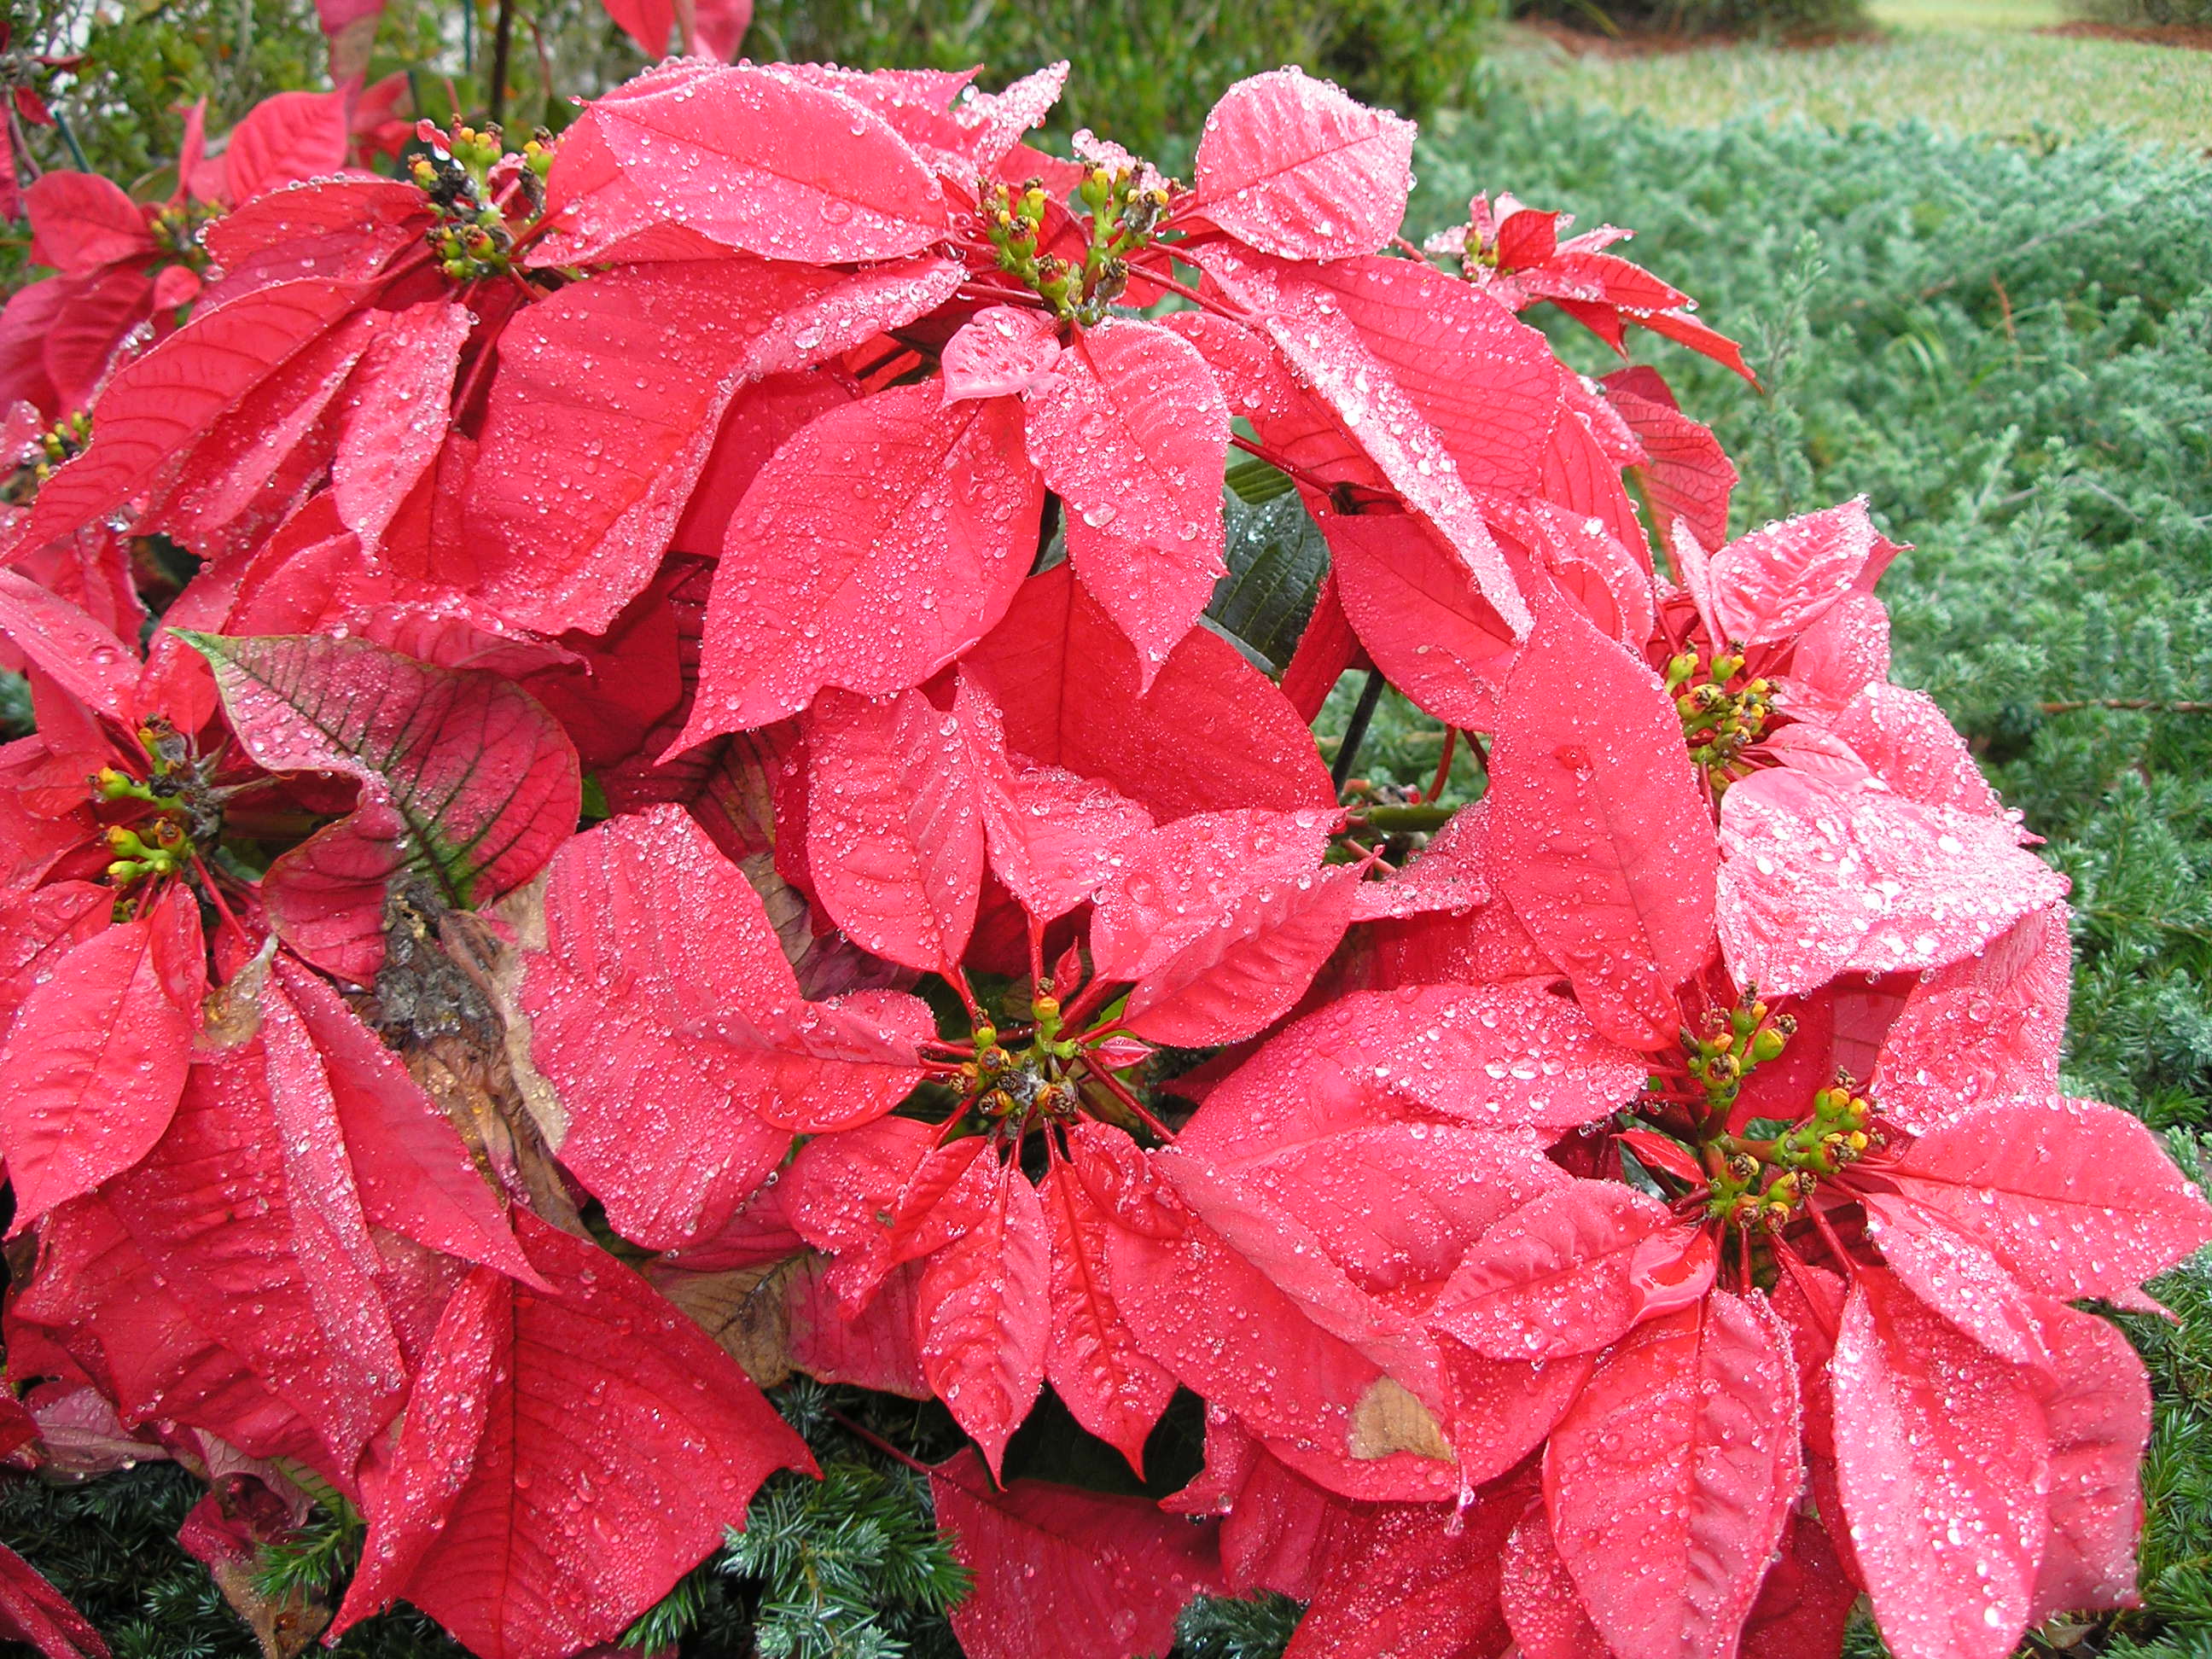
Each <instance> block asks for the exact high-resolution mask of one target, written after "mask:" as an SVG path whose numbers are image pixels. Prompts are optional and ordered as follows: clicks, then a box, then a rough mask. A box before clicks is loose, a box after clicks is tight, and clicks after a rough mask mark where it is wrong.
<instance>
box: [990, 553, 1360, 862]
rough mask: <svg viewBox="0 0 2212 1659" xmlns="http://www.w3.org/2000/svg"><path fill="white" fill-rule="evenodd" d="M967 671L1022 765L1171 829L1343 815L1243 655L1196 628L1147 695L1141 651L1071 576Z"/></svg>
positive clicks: (1036, 597) (1001, 633)
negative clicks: (1178, 823) (1178, 821)
mask: <svg viewBox="0 0 2212 1659" xmlns="http://www.w3.org/2000/svg"><path fill="white" fill-rule="evenodd" d="M961 673H962V677H963V678H966V679H970V680H972V681H973V682H974V683H975V685H976V686H977V687H979V688H980V689H981V690H983V691H985V692H987V693H988V694H989V696H990V698H991V701H992V702H994V704H996V705H997V707H998V708H999V710H1000V714H1001V715H1002V716H1003V717H1004V720H1005V733H1006V747H1007V748H1008V749H1009V750H1012V751H1013V753H1014V754H1015V755H1017V756H1018V757H1022V758H1024V759H1027V760H1030V761H1033V762H1036V763H1039V764H1042V765H1046V766H1057V767H1060V768H1062V769H1066V771H1069V772H1073V773H1076V774H1079V775H1082V776H1085V777H1091V778H1097V779H1101V780H1103V781H1105V782H1107V783H1109V784H1111V785H1112V786H1113V787H1114V788H1115V789H1116V790H1117V791H1119V792H1120V793H1121V794H1123V795H1126V796H1127V797H1128V798H1129V799H1131V800H1133V801H1135V802H1137V803H1138V804H1139V805H1141V806H1143V807H1145V808H1146V810H1147V811H1150V812H1151V813H1152V816H1153V817H1155V818H1157V819H1159V820H1161V821H1163V822H1164V821H1166V820H1168V819H1170V818H1178V817H1184V816H1186V815H1188V814H1189V813H1192V812H1207V811H1227V810H1230V809H1232V808H1241V807H1266V808H1272V809H1273V810H1275V811H1297V809H1299V808H1301V807H1321V808H1324V809H1326V808H1328V807H1332V806H1334V805H1335V802H1336V791H1335V789H1334V787H1332V786H1331V785H1330V783H1329V781H1328V768H1327V767H1326V766H1324V765H1322V762H1321V757H1320V751H1319V750H1316V747H1315V746H1314V739H1313V733H1312V732H1310V731H1309V730H1308V729H1307V725H1306V722H1305V721H1304V720H1301V719H1300V718H1299V717H1298V714H1297V710H1296V709H1294V708H1291V705H1290V703H1289V702H1287V701H1286V700H1285V698H1284V696H1283V695H1282V693H1281V692H1280V691H1279V690H1276V689H1275V687H1274V686H1273V684H1270V683H1269V681H1268V679H1267V676H1266V675H1264V674H1262V673H1261V671H1259V670H1258V669H1256V668H1255V667H1253V666H1252V665H1250V664H1249V663H1248V662H1246V661H1245V660H1244V659H1243V657H1241V656H1239V655H1238V654H1237V647H1235V646H1233V645H1231V644H1230V643H1229V641H1226V640H1225V639H1222V638H1221V637H1219V636H1218V635H1215V634H1212V633H1210V632H1208V631H1207V630H1206V629H1193V630H1192V631H1191V632H1190V633H1188V634H1187V635H1184V636H1183V639H1182V643H1181V644H1180V645H1178V646H1176V648H1175V649H1174V650H1173V651H1172V652H1171V653H1169V656H1168V660H1167V662H1166V664H1165V665H1164V666H1163V667H1162V668H1161V669H1160V670H1159V671H1158V675H1157V676H1155V677H1154V678H1153V679H1152V689H1151V690H1145V689H1144V688H1143V684H1142V679H1143V673H1142V667H1141V665H1140V664H1139V661H1138V659H1137V653H1136V649H1135V647H1133V646H1132V645H1131V644H1130V643H1129V641H1127V639H1125V638H1124V637H1123V636H1122V635H1121V630H1120V629H1118V628H1116V627H1115V624H1114V623H1113V620H1112V618H1110V617H1109V616H1108V615H1107V614H1106V612H1105V611H1103V609H1102V608H1101V607H1100V606H1099V605H1098V603H1097V600H1095V599H1092V598H1091V595H1090V594H1089V593H1088V592H1085V590H1084V588H1083V586H1082V585H1081V584H1080V583H1079V582H1078V581H1076V580H1075V577H1074V573H1073V570H1072V569H1070V568H1069V567H1067V566H1066V565H1064V564H1062V565H1055V566H1054V567H1053V568H1051V569H1049V570H1048V571H1045V572H1044V573H1043V574H1041V575H1036V576H1032V577H1030V579H1029V580H1027V581H1025V582H1024V583H1023V584H1022V585H1021V586H1020V589H1019V590H1018V592H1016V594H1015V596H1014V599H1013V603H1012V605H1011V606H1009V607H1008V609H1007V611H1006V617H1005V620H1004V621H1003V622H1001V623H1000V624H999V625H998V627H996V628H995V629H993V630H992V631H991V632H990V634H989V635H987V636H986V637H985V638H984V639H983V640H982V641H981V643H979V644H978V645H977V646H975V648H974V649H973V650H971V651H970V652H969V653H968V655H967V656H966V657H965V658H964V659H963V661H962V664H961Z"/></svg>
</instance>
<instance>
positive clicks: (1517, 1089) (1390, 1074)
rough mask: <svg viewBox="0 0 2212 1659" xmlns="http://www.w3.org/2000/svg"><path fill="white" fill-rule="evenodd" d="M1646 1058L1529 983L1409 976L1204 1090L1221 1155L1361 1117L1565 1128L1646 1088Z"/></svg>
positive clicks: (1359, 998)
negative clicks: (1408, 981) (1421, 981)
mask: <svg viewBox="0 0 2212 1659" xmlns="http://www.w3.org/2000/svg"><path fill="white" fill-rule="evenodd" d="M1645 1071H1646V1067H1645V1066H1644V1064H1643V1063H1642V1057H1641V1056H1640V1055H1638V1054H1634V1053H1632V1052H1631V1051H1629V1050H1628V1049H1626V1048H1620V1047H1618V1046H1616V1045H1615V1044H1613V1043H1611V1042H1607V1041H1606V1040H1605V1039H1604V1038H1602V1037H1601V1036H1598V1035H1597V1033H1596V1032H1595V1031H1594V1030H1591V1029H1590V1023H1589V1019H1588V1018H1585V1017H1584V1016H1583V1013H1582V1012H1581V1011H1580V1010H1578V1009H1577V1008H1576V1007H1575V1006H1574V1005H1573V1004H1572V1003H1571V1002H1568V1001H1567V1000H1565V998H1562V997H1556V996H1553V995H1552V994H1550V993H1549V992H1547V991H1543V990H1539V989H1532V988H1529V987H1526V986H1494V987H1473V986H1466V985H1422V986H1409V987H1406V988H1404V989H1402V990H1396V991H1360V992H1354V993H1353V994H1351V995H1348V996H1344V997H1340V998H1339V999H1337V1000H1335V1001H1334V1002H1333V1003H1331V1004H1330V1005H1329V1006H1327V1007H1325V1008H1322V1009H1321V1010H1319V1011H1318V1012H1315V1013H1311V1014H1309V1015H1307V1016H1306V1017H1305V1018H1303V1019H1301V1020H1299V1021H1298V1022H1297V1024H1295V1025H1292V1026H1291V1027H1290V1028H1289V1029H1287V1030H1285V1031H1283V1032H1282V1033H1281V1034H1280V1035H1279V1036H1276V1037H1275V1038H1273V1040H1272V1041H1271V1042H1268V1043H1267V1046H1266V1047H1265V1048H1261V1050H1260V1052H1259V1053H1258V1054H1255V1055H1254V1056H1253V1057H1252V1058H1251V1059H1250V1060H1247V1061H1246V1062H1245V1063H1244V1064H1243V1066H1240V1067H1239V1068H1238V1069H1237V1072H1236V1073H1235V1074H1234V1075H1233V1076H1231V1078H1229V1079H1227V1080H1226V1081H1225V1082H1224V1083H1222V1084H1221V1085H1220V1086H1219V1087H1218V1088H1217V1089H1215V1090H1214V1091H1213V1092H1212V1095H1210V1096H1209V1097H1207V1105H1208V1110H1207V1112H1206V1122H1207V1124H1208V1125H1209V1126H1210V1127H1209V1130H1208V1133H1209V1135H1210V1136H1212V1137H1214V1138H1212V1139H1209V1140H1208V1142H1207V1145H1208V1146H1209V1147H1210V1149H1211V1150H1212V1151H1213V1152H1217V1153H1228V1152H1232V1151H1235V1152H1242V1151H1243V1150H1245V1149H1248V1148H1253V1147H1263V1146H1274V1145H1278V1144H1280V1143H1282V1142H1285V1141H1290V1140H1296V1139H1310V1138H1311V1137H1312V1136H1313V1135H1316V1134H1328V1133H1337V1132H1339V1131H1341V1130H1342V1129H1344V1128H1346V1127H1349V1126H1351V1125H1352V1124H1355V1123H1364V1122H1378V1123H1390V1122H1398V1121H1407V1120H1411V1121H1431V1122H1433V1121H1443V1122H1448V1123H1457V1124H1462V1125H1465V1126H1466V1127H1469V1128H1475V1129H1487V1130H1498V1129H1522V1128H1528V1129H1544V1130H1553V1131H1557V1130H1561V1129H1568V1128H1573V1127H1577V1126H1578V1125H1581V1124H1584V1123H1590V1122H1594V1121H1596V1120H1598V1119H1600V1118H1602V1117H1606V1116H1607V1115H1610V1114H1612V1113H1613V1112H1614V1111H1615V1110H1617V1109H1619V1108H1620V1106H1621V1105H1622V1104H1623V1103H1625V1102H1626V1101H1627V1100H1629V1099H1630V1098H1631V1097H1633V1096H1634V1095H1635V1093H1636V1092H1637V1091H1638V1089H1640V1088H1641V1087H1643V1085H1644V1076H1645Z"/></svg>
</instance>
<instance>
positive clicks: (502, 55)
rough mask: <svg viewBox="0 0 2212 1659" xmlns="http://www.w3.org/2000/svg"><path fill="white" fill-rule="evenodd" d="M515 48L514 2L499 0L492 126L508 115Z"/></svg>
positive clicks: (494, 37) (493, 59) (493, 54)
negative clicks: (510, 59) (511, 58)
mask: <svg viewBox="0 0 2212 1659" xmlns="http://www.w3.org/2000/svg"><path fill="white" fill-rule="evenodd" d="M513 46H514V0H499V23H498V27H497V28H496V30H495V33H493V35H492V43H491V99H490V105H491V124H492V125H494V126H497V125H499V123H500V118H501V116H502V115H504V114H506V113H507V53H508V52H510V51H511V50H512V49H513Z"/></svg>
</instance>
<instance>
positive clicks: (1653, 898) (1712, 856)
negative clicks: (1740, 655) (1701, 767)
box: [1486, 599, 1765, 1048]
mask: <svg viewBox="0 0 2212 1659" xmlns="http://www.w3.org/2000/svg"><path fill="white" fill-rule="evenodd" d="M1492 767H1493V771H1492V778H1493V782H1492V789H1491V793H1490V795H1489V797H1488V798H1487V799H1486V810H1487V812H1488V815H1489V817H1488V826H1489V834H1490V860H1491V865H1490V867H1491V873H1492V880H1493V881H1494V882H1495V884H1496V885H1497V889H1498V891H1499V892H1500V893H1502V894H1504V896H1505V898H1506V899H1507V901H1508V902H1510V904H1511V905H1512V907H1513V911H1514V914H1515V915H1517V916H1518V917H1519V918H1520V919H1521V921H1522V924H1523V925H1524V926H1525V927H1527V928H1528V931H1529V933H1531V934H1533V935H1534V938H1535V939H1536V942H1537V943H1538V944H1539V945H1541V946H1543V948H1544V949H1545V951H1547V952H1548V953H1549V954H1550V956H1551V957H1552V958H1553V961H1555V962H1557V963H1559V966H1560V967H1561V968H1562V969H1565V972H1566V975H1567V977H1568V978H1569V979H1570V980H1571V981H1573V983H1574V987H1575V991H1576V994H1577V998H1578V1000H1580V1001H1581V1003H1582V1006H1583V1009H1584V1010H1585V1011H1586V1012H1588V1013H1589V1017H1590V1018H1591V1020H1592V1021H1593V1022H1594V1023H1595V1024H1596V1026H1597V1027H1598V1029H1599V1030H1601V1031H1602V1032H1604V1033H1605V1034H1606V1035H1607V1036H1610V1037H1612V1038H1613V1039H1614V1040H1615V1041H1616V1042H1624V1043H1626V1044H1628V1045H1630V1046H1631V1047H1634V1048H1657V1047H1660V1046H1662V1044H1665V1043H1668V1042H1673V1041H1674V1030H1675V1027H1676V1026H1677V1024H1679V1017H1678V1015H1677V1013H1676V1011H1675V1003H1674V987H1675V986H1676V985H1677V984H1678V983H1679V982H1680V981H1682V980H1684V979H1686V978H1687V977H1688V976H1689V975H1692V974H1694V973H1695V972H1697V971H1698V970H1699V969H1700V968H1702V967H1703V966H1704V965H1705V963H1706V961H1707V960H1708V958H1709V957H1711V952H1712V945H1713V879H1714V873H1715V872H1716V870H1717V867H1718V856H1717V850H1716V848H1715V847H1714V844H1713V834H1712V819H1711V816H1710V815H1709V814H1708V813H1707V811H1706V810H1705V802H1704V800H1703V799H1701V798H1700V796H1699V793H1698V787H1697V782H1696V780H1695V778H1694V776H1693V775H1692V769H1691V766H1690V760H1689V756H1688V754H1687V752H1686V750H1685V749H1684V747H1683V743H1682V727H1681V720H1680V717H1679V716H1678V715H1677V714H1676V713H1675V711H1674V705H1673V704H1672V703H1671V702H1669V701H1668V697H1667V695H1666V693H1665V691H1664V690H1662V688H1661V686H1660V684H1659V682H1658V679H1657V678H1656V676H1655V675H1653V674H1652V672H1651V671H1650V669H1648V668H1646V667H1645V666H1644V665H1643V664H1642V663H1640V662H1638V661H1636V660H1635V659H1633V658H1632V657H1631V656H1629V655H1628V653H1626V651H1624V650H1622V649H1621V647H1620V646H1618V645H1616V644H1614V643H1613V641H1611V640H1608V639H1607V638H1606V637H1605V636H1604V635H1602V634H1601V633H1599V632H1598V631H1597V629H1596V628H1595V627H1594V626H1593V625H1592V624H1591V623H1589V620H1588V619H1587V618H1585V617H1583V615H1582V614H1581V612H1580V611H1577V610H1576V609H1575V608H1574V607H1572V606H1571V605H1567V604H1565V602H1563V601H1561V600H1558V599H1553V600H1551V601H1549V602H1547V604H1546V605H1544V607H1543V608H1542V610H1541V613H1540V618H1539V622H1538V624H1537V628H1536V630H1535V632H1534V633H1533V634H1532V635H1530V636H1529V641H1528V646H1527V647H1525V648H1524V649H1523V650H1522V653H1521V659H1520V661H1519V663H1518V664H1517V665H1516V666H1515V669H1514V671H1513V678H1512V680H1511V683H1510V689H1509V690H1508V692H1507V696H1506V700H1505V704H1504V708H1502V709H1501V710H1500V711H1499V714H1498V740H1497V748H1496V751H1495V753H1494V754H1493V757H1492ZM1731 793H1733V792H1731ZM1760 984H1761V986H1762V987H1765V979H1764V977H1761V979H1760Z"/></svg>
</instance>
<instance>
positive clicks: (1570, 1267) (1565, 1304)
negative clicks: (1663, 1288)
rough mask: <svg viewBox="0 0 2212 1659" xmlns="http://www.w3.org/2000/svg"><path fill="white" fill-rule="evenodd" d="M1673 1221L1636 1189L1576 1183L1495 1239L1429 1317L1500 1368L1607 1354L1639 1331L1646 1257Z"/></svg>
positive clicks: (1470, 1258)
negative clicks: (1503, 1362) (1507, 1362)
mask: <svg viewBox="0 0 2212 1659" xmlns="http://www.w3.org/2000/svg"><path fill="white" fill-rule="evenodd" d="M1670 1219H1671V1218H1670V1216H1669V1215H1668V1211H1667V1206H1665V1205H1663V1204H1662V1203H1660V1202H1659V1201H1658V1200H1656V1199H1654V1198H1647V1197H1646V1196H1644V1194H1641V1193H1638V1192H1637V1191H1635V1190H1634V1189H1633V1188H1629V1187H1625V1186H1622V1185H1620V1184H1619V1183H1618V1182H1596V1181H1577V1182H1575V1183H1574V1184H1573V1185H1571V1186H1570V1187H1567V1188H1563V1189H1561V1190H1560V1191H1558V1192H1554V1193H1551V1194H1546V1195H1544V1196H1542V1197H1540V1198H1538V1199H1536V1200H1534V1202H1533V1203H1531V1204H1529V1205H1528V1206H1527V1207H1526V1208H1524V1209H1522V1210H1518V1211H1516V1212H1514V1213H1513V1214H1511V1215H1510V1216H1508V1217H1506V1218H1504V1220H1503V1221H1500V1222H1499V1223H1498V1225H1495V1226H1493V1227H1492V1228H1490V1229H1489V1230H1487V1231H1486V1232H1485V1233H1484V1234H1483V1235H1482V1237H1480V1239H1479V1240H1477V1241H1476V1242H1475V1245H1474V1249H1471V1250H1469V1251H1468V1254H1467V1256H1466V1258H1465V1260H1464V1261H1462V1262H1461V1264H1460V1266H1459V1267H1458V1269H1457V1270H1456V1271H1455V1273H1453V1274H1452V1276H1451V1282H1450V1283H1449V1284H1448V1285H1445V1286H1444V1289H1443V1293H1442V1294H1441V1295H1440V1296H1439V1297H1437V1302H1436V1304H1435V1306H1434V1307H1433V1308H1432V1309H1431V1310H1430V1314H1429V1317H1430V1319H1431V1321H1432V1322H1434V1323H1435V1324H1436V1325H1437V1327H1438V1328H1441V1329H1443V1330H1445V1331H1448V1332H1449V1333H1450V1334H1452V1335H1454V1336H1455V1337H1457V1338H1458V1339H1459V1340H1461V1341H1462V1342H1464V1343H1466V1344H1467V1345H1468V1346H1469V1347H1471V1348H1473V1349H1474V1351H1475V1352H1477V1353H1480V1354H1485V1355H1487V1356H1488V1357H1490V1358H1493V1359H1549V1358H1556V1357H1558V1356H1559V1355H1563V1354H1571V1353H1587V1352H1590V1351H1591V1350H1593V1349H1597V1348H1601V1347H1604V1346H1606V1345H1607V1343H1610V1342H1612V1341H1613V1340H1615V1339H1616V1338H1618V1337H1619V1336H1620V1334H1622V1333H1623V1332H1625V1331H1626V1330H1627V1328H1629V1326H1630V1325H1631V1324H1632V1323H1633V1322H1635V1319H1636V1316H1637V1314H1638V1310H1639V1308H1640V1306H1641V1302H1642V1297H1641V1296H1640V1295H1639V1293H1638V1286H1637V1283H1636V1274H1635V1267H1636V1259H1637V1254H1638V1249H1640V1248H1641V1247H1642V1246H1643V1244H1644V1242H1645V1241H1646V1240H1647V1239H1649V1238H1650V1237H1651V1236H1652V1235H1653V1234H1654V1233H1656V1232H1657V1231H1660V1230H1661V1229H1662V1228H1663V1227H1665V1226H1666V1225H1668V1222H1669V1220H1670Z"/></svg>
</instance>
